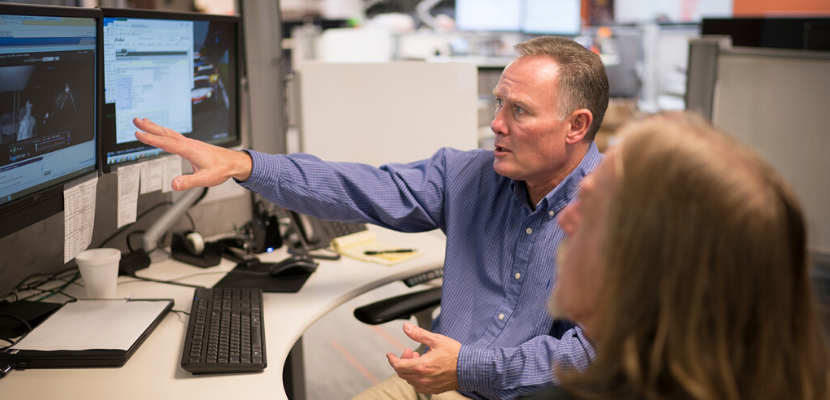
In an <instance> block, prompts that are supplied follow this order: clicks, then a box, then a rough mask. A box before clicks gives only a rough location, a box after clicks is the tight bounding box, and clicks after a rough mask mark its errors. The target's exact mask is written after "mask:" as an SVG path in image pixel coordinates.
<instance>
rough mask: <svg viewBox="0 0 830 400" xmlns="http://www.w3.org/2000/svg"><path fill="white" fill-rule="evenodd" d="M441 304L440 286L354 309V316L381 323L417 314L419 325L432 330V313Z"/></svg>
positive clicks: (364, 321) (377, 323) (372, 322)
mask: <svg viewBox="0 0 830 400" xmlns="http://www.w3.org/2000/svg"><path fill="white" fill-rule="evenodd" d="M439 306H441V287H440V286H438V287H434V288H431V289H427V290H421V291H418V292H412V293H406V294H402V295H399V296H395V297H391V298H388V299H384V300H380V301H377V302H374V303H371V304H367V305H365V306H362V307H358V308H356V309H355V310H354V316H355V318H357V319H358V320H359V321H360V322H363V323H364V324H369V325H380V324H383V323H386V322H389V321H393V320H396V319H404V320H406V319H409V318H411V317H412V316H415V320H416V321H418V326H419V327H421V328H423V329H426V330H431V328H432V313H433V311H435V309H436V308H438V307H439Z"/></svg>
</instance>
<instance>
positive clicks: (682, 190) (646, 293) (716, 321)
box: [532, 114, 828, 400]
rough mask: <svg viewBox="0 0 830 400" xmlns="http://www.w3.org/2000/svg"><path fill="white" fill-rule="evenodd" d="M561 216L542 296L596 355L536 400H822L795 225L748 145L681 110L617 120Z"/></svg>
mask: <svg viewBox="0 0 830 400" xmlns="http://www.w3.org/2000/svg"><path fill="white" fill-rule="evenodd" d="M622 138H623V139H622V142H621V145H618V146H617V147H616V148H614V149H612V150H611V151H610V152H609V154H608V157H607V158H606V160H605V161H604V162H603V165H601V166H600V167H599V168H598V169H597V171H596V172H595V173H594V174H593V175H592V176H590V177H587V178H586V179H585V181H584V182H583V185H582V187H581V188H580V193H579V200H578V201H577V202H576V203H574V204H573V205H572V206H570V207H569V208H568V209H567V210H565V211H563V213H562V215H561V216H560V219H559V223H560V225H561V226H562V227H563V229H564V230H565V232H566V233H567V234H568V238H569V239H568V243H567V245H565V246H564V248H563V249H562V252H561V253H560V256H561V257H563V259H562V260H561V263H560V267H559V271H558V272H557V285H556V288H555V291H554V294H553V296H552V299H551V307H550V308H551V311H552V312H553V313H554V315H557V316H561V317H565V318H568V319H571V320H573V321H576V322H577V323H579V324H580V325H581V326H582V327H583V328H584V329H585V332H586V335H587V336H588V337H589V338H591V340H592V341H594V343H595V345H596V349H597V358H596V360H594V361H593V363H592V364H591V365H590V366H589V367H588V369H587V370H585V371H582V372H577V371H566V370H559V371H556V372H555V373H557V374H558V375H559V378H560V379H561V386H560V387H558V388H554V389H551V390H548V391H544V392H541V393H538V394H536V395H534V396H532V398H533V399H543V398H544V399H551V398H561V399H571V398H573V399H696V400H703V399H707V400H709V399H724V400H738V399H753V400H754V399H800V400H808V399H809V400H816V399H828V383H827V382H828V351H827V345H826V343H825V337H824V335H823V333H822V331H821V327H820V323H819V318H818V316H817V312H816V308H817V307H816V302H815V299H814V294H813V291H812V290H813V289H812V286H811V284H810V277H809V276H810V274H809V268H808V261H807V255H806V233H805V223H804V219H803V216H802V213H801V209H800V207H799V205H798V202H797V200H796V198H795V196H794V195H793V193H792V190H791V189H790V188H789V186H788V185H787V184H786V183H785V182H784V181H783V180H782V179H781V178H780V177H779V176H778V175H777V174H776V173H775V172H774V171H773V170H772V169H771V168H770V167H769V166H768V165H767V164H766V163H765V162H764V161H763V160H761V158H760V157H758V156H757V155H755V154H754V153H753V152H751V151H750V150H748V149H747V148H745V147H744V146H742V145H740V144H738V143H737V142H735V141H734V140H731V139H730V138H728V137H726V136H725V135H723V134H721V133H719V132H717V131H715V130H714V129H713V128H712V127H711V126H709V125H708V124H707V123H705V122H703V121H702V120H701V119H699V118H697V117H694V116H691V115H688V114H680V115H674V116H663V117H657V118H652V119H650V120H647V121H644V122H640V123H636V124H634V125H631V126H629V127H627V128H625V129H624V132H623V133H622Z"/></svg>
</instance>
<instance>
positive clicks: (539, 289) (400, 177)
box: [134, 37, 608, 399]
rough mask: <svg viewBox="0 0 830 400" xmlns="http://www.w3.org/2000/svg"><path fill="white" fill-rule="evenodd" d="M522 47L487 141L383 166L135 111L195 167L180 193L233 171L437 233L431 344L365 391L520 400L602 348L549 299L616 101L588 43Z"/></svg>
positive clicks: (342, 215) (293, 206)
mask: <svg viewBox="0 0 830 400" xmlns="http://www.w3.org/2000/svg"><path fill="white" fill-rule="evenodd" d="M516 50H517V52H518V53H519V57H518V58H516V59H515V60H514V61H513V62H511V63H510V65H508V66H507V67H506V68H505V70H504V72H503V74H502V76H501V79H500V80H499V82H498V85H497V86H496V88H495V90H494V91H493V93H494V95H495V97H496V100H497V107H496V110H495V117H494V119H493V122H492V124H491V129H492V130H493V132H494V133H495V136H496V139H495V148H494V149H491V150H473V151H458V150H454V149H448V148H444V149H441V150H438V151H437V152H436V153H435V154H434V155H433V156H432V157H431V158H430V159H428V160H423V161H418V162H413V163H409V164H388V165H385V166H382V167H380V168H375V167H371V166H368V165H361V164H352V163H329V162H325V161H322V160H320V159H318V158H316V157H314V156H312V155H308V154H290V155H267V154H262V153H258V152H256V151H244V152H236V151H231V150H227V149H222V148H219V147H215V146H210V145H208V144H205V143H203V142H198V141H195V140H191V139H188V138H186V137H184V136H182V135H180V134H179V133H177V132H174V131H172V130H169V129H166V128H163V127H161V126H158V125H156V124H154V123H152V122H150V121H148V120H142V119H138V118H136V119H135V120H134V123H135V125H136V126H137V127H138V128H139V129H140V130H141V131H138V132H136V138H137V139H138V140H140V141H141V142H143V143H145V144H148V145H151V146H155V147H159V148H161V149H163V150H165V151H167V152H170V153H173V154H178V155H180V156H182V157H183V158H185V159H187V160H188V161H190V163H191V164H192V165H193V166H194V169H195V171H196V173H194V174H193V175H189V176H179V177H177V178H175V179H174V180H173V188H174V189H175V190H186V189H189V188H192V187H196V186H214V185H217V184H220V183H222V182H224V181H226V180H227V179H229V178H231V177H233V178H235V179H236V180H237V181H239V182H241V185H242V186H244V187H246V188H249V189H251V190H253V191H256V192H258V193H260V194H262V195H263V196H264V197H265V198H266V199H268V200H269V201H271V202H273V203H274V204H276V205H278V206H280V207H284V208H287V209H290V210H294V211H297V212H300V213H303V214H307V215H311V216H314V217H318V218H322V219H327V220H340V221H361V222H367V223H372V224H376V225H380V226H383V227H386V228H390V229H395V230H399V231H405V232H422V231H430V230H433V229H441V230H442V231H443V232H444V233H446V235H447V249H446V258H445V265H444V270H445V274H444V283H443V289H442V297H441V314H440V315H439V316H438V318H437V319H436V320H435V321H434V322H433V325H432V332H429V331H426V330H423V329H421V328H418V327H414V326H412V325H411V324H406V325H405V328H404V330H405V332H406V333H407V335H409V337H411V338H412V339H413V340H415V341H417V342H419V343H422V344H425V345H427V346H428V347H429V351H428V352H426V353H425V354H417V355H416V353H413V352H412V351H411V350H408V351H406V352H404V354H402V355H401V356H400V357H398V356H396V355H394V354H388V355H387V359H388V360H389V363H390V364H391V365H392V367H393V368H394V369H395V372H396V374H395V375H393V376H392V377H390V378H389V379H387V380H386V381H384V382H382V383H380V384H378V385H376V386H374V387H372V388H370V389H369V390H368V391H367V392H365V393H363V394H362V395H360V396H358V398H361V399H372V398H381V399H383V398H386V399H389V398H391V399H403V398H412V399H417V398H424V397H425V395H430V394H439V393H440V394H441V395H440V397H439V396H436V397H433V399H439V398H466V397H471V398H474V399H508V398H515V397H517V396H520V395H525V394H530V393H533V392H534V391H536V390H538V389H541V388H543V387H546V386H550V385H552V384H553V383H555V382H556V377H555V376H553V375H552V374H550V372H549V371H551V370H552V368H554V367H556V366H563V367H568V368H577V369H580V368H585V367H586V366H587V365H588V363H589V360H590V359H591V358H592V357H593V348H591V345H590V343H589V342H588V340H587V339H585V337H584V336H583V334H582V330H581V329H580V328H578V327H575V326H574V325H573V324H570V323H568V322H567V321H557V322H554V320H553V319H552V318H551V317H550V316H549V315H548V314H547V311H546V305H547V299H548V296H549V294H550V290H551V288H552V287H553V285H554V284H555V271H556V264H557V261H556V252H555V248H556V246H555V245H556V244H558V243H559V242H560V241H561V240H562V238H563V236H564V232H563V231H562V230H561V229H560V228H559V227H558V225H557V224H556V222H555V218H556V216H557V215H558V214H559V212H560V211H561V210H562V209H563V208H564V207H565V205H567V204H568V203H570V202H571V201H572V200H573V198H574V196H575V194H576V190H577V187H578V185H579V182H580V181H581V180H582V177H584V176H585V175H586V174H588V173H589V172H591V171H592V170H593V169H594V168H595V167H596V165H598V164H599V162H600V160H601V159H602V155H601V154H600V153H599V152H598V150H597V147H596V145H595V144H594V143H593V141H594V136H595V135H596V132H597V131H598V130H599V127H600V125H601V124H602V118H603V115H604V114H605V109H606V107H607V106H608V78H607V76H606V73H605V68H604V67H603V64H602V61H601V60H600V58H599V56H598V55H596V54H594V53H592V52H591V51H589V50H587V49H586V48H585V47H583V46H582V45H580V44H578V43H576V42H574V41H572V40H570V39H565V38H558V37H538V38H535V39H532V40H530V41H527V42H523V43H520V44H518V45H517V46H516ZM440 95H441V94H440V92H438V93H436V96H440ZM354 123H360V121H354ZM390 129H394V127H390ZM543 243H544V245H542V244H543ZM551 244H553V246H551Z"/></svg>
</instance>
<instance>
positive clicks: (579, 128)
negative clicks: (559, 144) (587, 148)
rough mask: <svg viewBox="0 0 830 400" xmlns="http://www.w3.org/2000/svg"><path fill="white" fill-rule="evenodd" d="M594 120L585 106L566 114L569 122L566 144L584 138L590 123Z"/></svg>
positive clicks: (577, 141)
mask: <svg viewBox="0 0 830 400" xmlns="http://www.w3.org/2000/svg"><path fill="white" fill-rule="evenodd" d="M593 121H594V116H593V114H591V111H589V110H588V109H586V108H582V109H579V110H576V111H574V112H572V113H571V115H569V116H568V122H570V129H569V130H568V136H567V138H566V139H565V140H566V142H567V143H568V144H576V143H579V142H581V141H582V139H585V136H586V135H587V134H588V130H589V129H590V128H591V123H592V122H593Z"/></svg>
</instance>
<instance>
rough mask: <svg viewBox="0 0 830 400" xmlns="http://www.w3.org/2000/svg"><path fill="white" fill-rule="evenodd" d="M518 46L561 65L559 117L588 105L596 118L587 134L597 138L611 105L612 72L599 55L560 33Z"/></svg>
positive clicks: (522, 54)
mask: <svg viewBox="0 0 830 400" xmlns="http://www.w3.org/2000/svg"><path fill="white" fill-rule="evenodd" d="M514 48H515V49H516V51H517V52H518V53H519V56H520V57H534V56H542V57H549V58H551V59H552V60H553V61H554V62H556V64H557V65H558V66H559V68H560V72H559V74H558V76H557V83H558V84H559V93H560V96H559V99H558V100H559V119H564V118H565V117H567V116H568V115H569V114H570V113H572V112H574V111H576V110H578V109H580V108H587V109H588V110H589V111H591V114H592V115H593V117H594V120H593V122H592V123H591V127H590V128H589V129H588V133H587V134H586V136H587V138H588V140H589V141H593V140H594V137H595V136H596V134H597V131H599V127H600V125H602V118H603V116H605V109H606V108H608V75H606V74H605V66H603V65H602V60H601V59H600V58H599V56H598V55H597V54H595V53H593V52H592V51H590V50H588V49H586V48H585V47H584V46H582V45H581V44H579V43H577V42H574V41H573V40H570V39H567V38H563V37H556V36H540V37H537V38H534V39H531V40H528V41H525V42H522V43H519V44H517V45H516V46H514Z"/></svg>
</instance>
